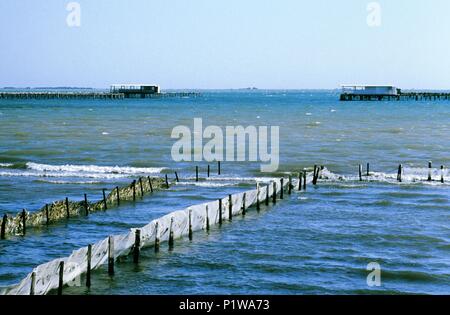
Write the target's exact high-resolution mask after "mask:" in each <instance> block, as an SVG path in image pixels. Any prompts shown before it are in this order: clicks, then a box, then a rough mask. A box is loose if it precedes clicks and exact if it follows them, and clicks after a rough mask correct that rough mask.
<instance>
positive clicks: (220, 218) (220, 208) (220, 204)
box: [219, 199, 222, 226]
mask: <svg viewBox="0 0 450 315" xmlns="http://www.w3.org/2000/svg"><path fill="white" fill-rule="evenodd" d="M220 225H222V199H219V226H220Z"/></svg>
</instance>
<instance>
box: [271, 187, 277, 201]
mask: <svg viewBox="0 0 450 315" xmlns="http://www.w3.org/2000/svg"><path fill="white" fill-rule="evenodd" d="M272 185H273V194H272V202H273V204H276V203H277V183H276V182H275V181H274V182H273V183H272Z"/></svg>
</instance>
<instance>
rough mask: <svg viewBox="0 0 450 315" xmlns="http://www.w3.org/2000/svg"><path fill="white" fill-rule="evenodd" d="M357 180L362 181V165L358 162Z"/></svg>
mask: <svg viewBox="0 0 450 315" xmlns="http://www.w3.org/2000/svg"><path fill="white" fill-rule="evenodd" d="M359 181H360V182H362V165H361V164H359Z"/></svg>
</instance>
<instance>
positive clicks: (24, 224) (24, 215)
mask: <svg viewBox="0 0 450 315" xmlns="http://www.w3.org/2000/svg"><path fill="white" fill-rule="evenodd" d="M26 233H27V212H26V211H25V209H23V210H22V235H25V234H26Z"/></svg>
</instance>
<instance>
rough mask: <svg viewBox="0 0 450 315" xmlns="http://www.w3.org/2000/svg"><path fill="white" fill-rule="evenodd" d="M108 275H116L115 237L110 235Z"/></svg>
mask: <svg viewBox="0 0 450 315" xmlns="http://www.w3.org/2000/svg"><path fill="white" fill-rule="evenodd" d="M108 275H110V276H114V238H113V237H112V236H109V237H108Z"/></svg>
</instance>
